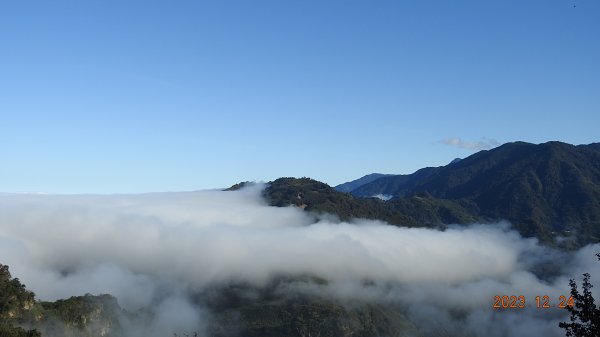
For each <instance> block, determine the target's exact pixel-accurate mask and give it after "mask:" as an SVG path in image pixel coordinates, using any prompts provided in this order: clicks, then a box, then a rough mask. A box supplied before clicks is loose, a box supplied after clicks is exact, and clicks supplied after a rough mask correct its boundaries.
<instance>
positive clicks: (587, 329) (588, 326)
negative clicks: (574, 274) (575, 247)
mask: <svg viewBox="0 0 600 337" xmlns="http://www.w3.org/2000/svg"><path fill="white" fill-rule="evenodd" d="M596 256H597V257H598V259H599V260H600V253H598V254H596ZM569 285H570V286H571V296H572V297H573V300H574V305H573V306H567V307H566V309H567V310H568V311H569V312H570V313H571V322H570V323H566V322H561V323H560V324H559V325H558V326H559V327H561V328H563V329H565V330H566V333H567V337H598V336H600V309H599V308H598V307H597V306H596V304H595V303H594V297H593V296H592V291H591V289H592V284H591V283H590V274H588V273H585V274H583V284H582V288H583V293H580V292H579V290H578V289H577V283H576V282H575V280H573V279H571V280H570V281H569Z"/></svg>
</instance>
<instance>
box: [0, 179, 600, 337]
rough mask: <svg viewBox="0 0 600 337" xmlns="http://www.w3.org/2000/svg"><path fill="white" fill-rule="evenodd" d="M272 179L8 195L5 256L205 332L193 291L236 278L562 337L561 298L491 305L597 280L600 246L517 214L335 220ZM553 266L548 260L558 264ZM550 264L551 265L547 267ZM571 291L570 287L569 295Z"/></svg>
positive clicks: (61, 286)
mask: <svg viewBox="0 0 600 337" xmlns="http://www.w3.org/2000/svg"><path fill="white" fill-rule="evenodd" d="M263 188H264V186H263V185H255V186H252V187H248V188H244V189H242V190H239V191H230V192H224V191H200V192H182V193H149V194H137V195H125V194H123V195H37V194H0V263H3V264H7V265H9V266H10V268H11V272H12V274H13V276H15V277H19V278H20V279H21V281H22V282H23V283H25V284H26V285H27V287H28V289H31V290H33V291H34V292H35V293H36V296H37V297H38V298H40V299H43V300H56V299H59V298H68V297H70V296H73V295H82V294H85V293H92V294H102V293H110V294H113V295H114V296H116V297H117V298H118V300H119V303H120V305H121V306H122V307H124V308H125V309H127V310H132V311H134V310H138V309H141V308H151V310H153V312H154V316H153V317H154V319H153V320H152V322H150V323H148V324H144V326H142V327H132V328H131V329H132V330H131V335H132V336H135V335H140V336H142V335H145V336H157V337H158V336H169V335H172V334H173V332H174V331H175V332H176V331H202V329H203V326H204V325H205V324H206V317H207V314H208V313H207V312H206V308H204V307H203V306H202V305H201V304H199V303H196V302H194V301H192V300H191V299H190V296H189V294H191V293H194V292H200V291H202V290H203V289H207V288H210V287H215V286H220V285H223V284H227V283H232V282H243V283H246V284H250V285H252V286H255V287H262V286H266V285H267V284H268V282H269V281H270V280H272V278H273V277H277V276H282V275H284V276H291V277H294V276H303V275H311V276H316V277H319V278H321V279H325V280H327V282H326V283H319V284H316V283H310V282H300V281H299V282H291V283H288V284H287V285H286V288H285V289H281V291H282V292H286V291H289V292H303V293H307V294H314V295H315V296H323V297H328V298H332V299H337V300H340V301H345V300H352V301H365V302H371V301H372V302H378V303H395V304H402V305H403V306H404V307H405V308H407V315H408V316H409V317H410V318H411V319H412V320H414V322H415V323H416V324H417V325H418V326H420V328H421V329H422V330H423V331H424V332H425V333H429V334H431V335H435V334H438V333H439V331H445V332H446V333H448V334H450V335H453V334H456V333H459V332H460V333H462V334H470V335H474V336H528V337H529V336H531V335H532V334H536V335H545V336H564V331H562V330H561V329H559V328H558V322H560V321H564V320H566V319H567V318H568V316H567V315H566V312H565V311H564V310H559V309H537V308H533V307H530V308H526V309H518V310H517V309H512V310H502V311H498V310H494V309H492V304H493V302H494V301H493V299H494V296H495V295H517V296H518V295H523V296H525V297H526V299H527V302H528V304H529V305H533V306H534V305H535V296H537V295H540V296H543V295H548V296H549V297H550V298H551V299H553V300H554V302H557V299H558V297H559V296H560V295H568V294H569V287H568V281H569V279H570V278H577V279H579V278H580V275H581V274H582V273H584V272H589V273H591V274H592V281H593V282H596V284H598V280H600V262H598V261H597V260H596V258H595V256H594V254H595V252H598V251H600V246H599V245H595V246H587V247H584V248H582V249H580V250H579V251H576V252H562V251H557V250H554V249H550V248H547V247H544V246H542V245H540V244H539V243H538V242H537V241H536V240H535V239H531V238H523V237H521V236H520V235H519V234H518V233H516V232H514V231H511V230H510V225H509V224H506V223H500V224H493V225H490V224H486V225H472V226H468V227H464V226H450V227H449V228H448V229H446V230H444V231H440V230H435V229H425V228H405V227H396V226H390V225H387V224H385V223H383V222H379V221H369V220H361V219H356V220H354V221H351V222H340V221H336V220H335V219H334V218H333V217H328V216H323V217H318V216H315V215H312V214H309V213H307V212H304V211H303V210H301V209H299V208H295V207H285V208H277V207H271V206H268V205H267V204H266V203H265V201H264V200H263V198H262V197H261V192H262V189H263ZM548 266H551V269H553V270H554V271H553V272H552V273H550V274H548V273H540V272H539V270H541V269H543V268H546V269H547V268H548ZM542 274H544V277H542V276H540V275H542ZM567 297H568V296H567Z"/></svg>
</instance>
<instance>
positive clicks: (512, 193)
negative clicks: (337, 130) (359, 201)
mask: <svg viewBox="0 0 600 337" xmlns="http://www.w3.org/2000/svg"><path fill="white" fill-rule="evenodd" d="M351 193H352V194H353V195H354V196H356V197H363V198H364V197H369V196H372V195H376V194H390V195H393V196H394V199H401V198H403V197H407V196H411V195H414V194H417V193H428V194H429V195H431V196H432V197H434V198H440V199H448V200H455V201H456V200H469V201H471V202H473V203H474V204H475V205H477V207H478V209H479V211H478V214H479V215H480V216H483V217H487V218H494V219H507V220H509V221H511V222H512V223H513V224H514V225H515V227H517V228H518V229H519V230H521V231H522V232H523V233H524V234H526V235H542V236H549V235H551V234H552V233H557V232H565V231H567V232H573V231H576V232H577V233H579V234H583V235H587V236H590V237H589V238H590V241H591V242H597V241H598V240H599V239H598V238H599V237H600V143H593V144H589V145H577V146H575V145H570V144H566V143H561V142H547V143H543V144H539V145H536V144H530V143H525V142H514V143H507V144H504V145H502V146H499V147H497V148H495V149H492V150H487V151H480V152H477V153H475V154H473V155H471V156H469V157H467V158H465V159H462V160H460V161H458V162H453V163H452V164H449V165H446V166H441V167H436V168H424V169H421V170H418V171H416V172H415V173H413V174H409V175H397V176H387V177H382V178H379V179H377V180H374V181H372V182H370V183H367V184H364V185H362V186H359V187H358V188H356V189H355V190H353V191H351Z"/></svg>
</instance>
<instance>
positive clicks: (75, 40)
mask: <svg viewBox="0 0 600 337" xmlns="http://www.w3.org/2000/svg"><path fill="white" fill-rule="evenodd" d="M598 17H600V2H599V1H596V0H539V1H535V0H532V1H522V0H519V1H516V0H515V1H481V0H479V1H475V0H473V1H462V0H456V1H427V0H424V1H386V0H381V1H359V0H345V1H336V0H331V1H311V0H308V1H292V0H289V1H288V0H278V1H267V0H265V1H263V0H257V1H242V0H239V1H233V0H224V1H184V0H182V1H150V0H145V1H135V0H133V1H113V0H106V1H99V0H97V1H94V0H89V1H74V0H73V1H62V0H57V1H34V0H31V1H16V0H15V1H10V0H1V1H0V192H17V193H19V192H45V193H134V192H149V191H188V190H198V189H212V188H222V187H227V186H230V185H232V184H234V183H237V182H239V181H246V180H250V181H269V180H273V179H276V178H278V177H282V176H296V177H301V176H308V177H311V178H314V179H317V180H321V181H324V182H326V183H328V184H330V185H337V184H339V183H342V182H345V181H349V180H353V179H356V178H359V177H360V176H362V175H365V174H368V173H372V172H380V173H411V172H413V171H415V170H417V169H419V168H421V167H425V166H440V165H445V164H446V163H448V162H450V161H451V160H452V159H454V158H456V157H466V156H468V155H470V154H472V153H474V152H475V151H477V150H481V149H486V148H490V147H494V146H497V145H498V144H502V143H506V142H511V141H518V140H520V141H527V142H532V143H540V142H545V141H550V140H558V141H564V142H568V143H572V144H588V143H592V142H598V141H600V139H599V137H598V125H600V20H598Z"/></svg>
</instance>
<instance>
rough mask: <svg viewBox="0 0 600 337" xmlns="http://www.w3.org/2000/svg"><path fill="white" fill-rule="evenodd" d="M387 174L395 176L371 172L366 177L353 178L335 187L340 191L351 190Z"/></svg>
mask: <svg viewBox="0 0 600 337" xmlns="http://www.w3.org/2000/svg"><path fill="white" fill-rule="evenodd" d="M387 176H393V174H382V173H371V174H367V175H366V176H364V177H361V178H358V179H356V180H352V181H349V182H346V183H343V184H340V185H337V186H335V187H334V189H335V190H336V191H339V192H351V191H353V190H355V189H357V188H358V187H360V186H362V185H364V184H368V183H370V182H372V181H375V180H377V179H379V178H382V177H387Z"/></svg>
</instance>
